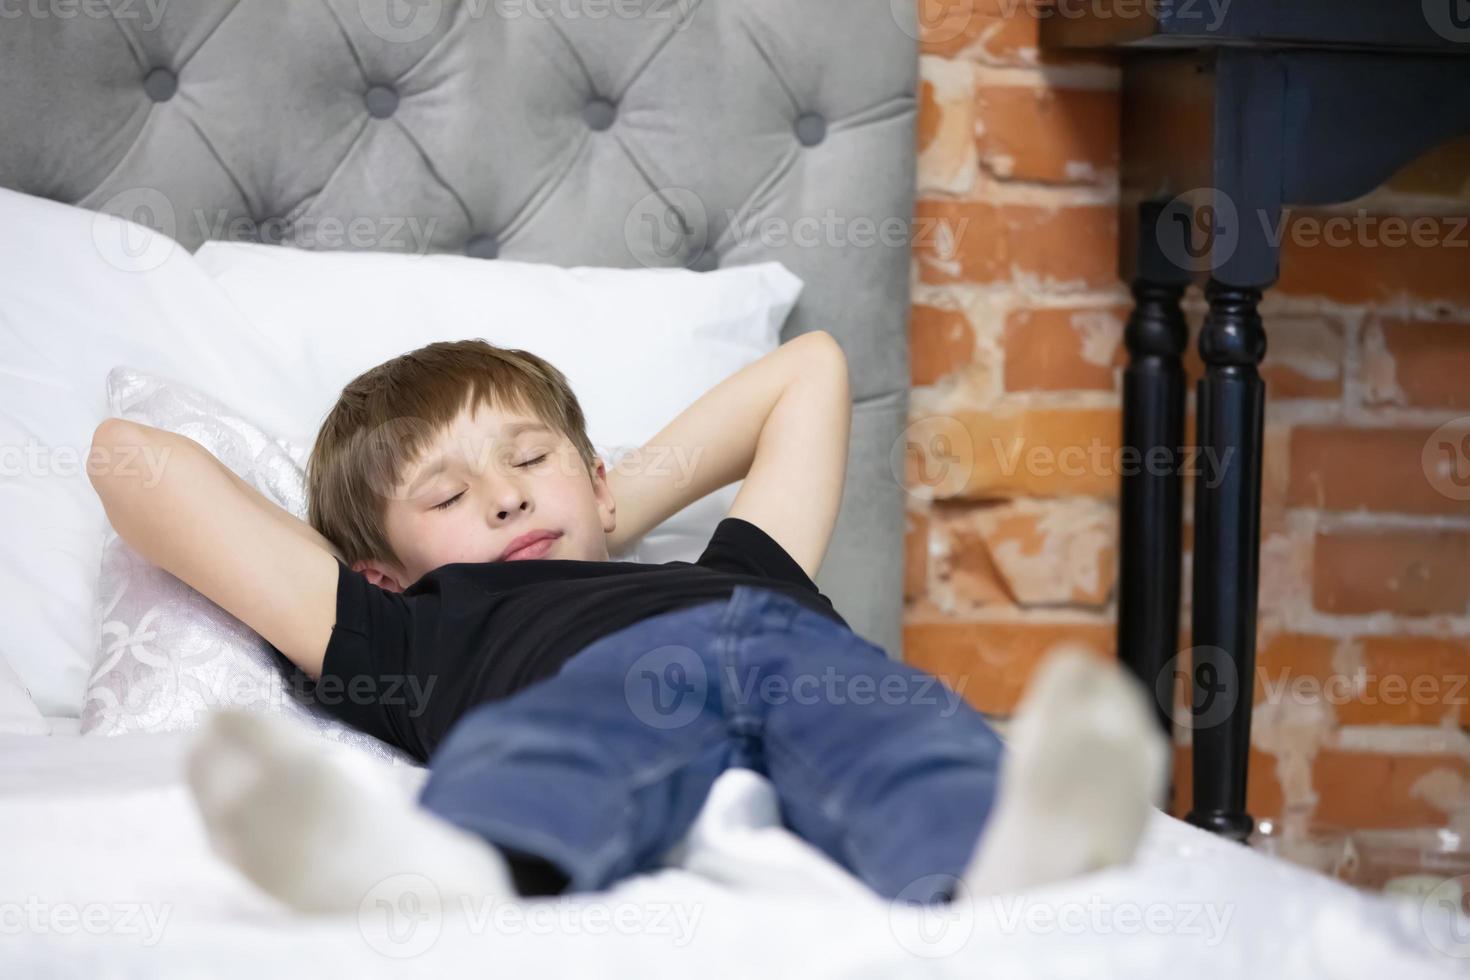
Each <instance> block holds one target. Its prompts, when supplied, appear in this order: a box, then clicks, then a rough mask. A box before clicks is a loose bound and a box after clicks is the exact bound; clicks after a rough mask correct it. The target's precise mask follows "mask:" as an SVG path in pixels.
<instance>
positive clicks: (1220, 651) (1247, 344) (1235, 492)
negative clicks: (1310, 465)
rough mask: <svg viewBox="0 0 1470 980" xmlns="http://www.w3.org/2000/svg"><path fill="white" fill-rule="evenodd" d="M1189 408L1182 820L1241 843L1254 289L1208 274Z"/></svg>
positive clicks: (1259, 345)
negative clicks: (1191, 482) (1188, 617)
mask: <svg viewBox="0 0 1470 980" xmlns="http://www.w3.org/2000/svg"><path fill="white" fill-rule="evenodd" d="M1205 296H1206V298H1207V299H1208V301H1209V312H1208V313H1207V314H1206V317H1205V323H1204V328H1203V329H1202V331H1201V332H1200V338H1199V349H1200V356H1201V358H1202V359H1203V360H1204V363H1205V375H1204V377H1203V378H1202V379H1201V380H1200V383H1199V388H1198V392H1197V396H1196V406H1195V411H1196V414H1197V417H1198V418H1197V421H1198V436H1199V437H1198V440H1197V442H1198V445H1199V449H1200V455H1199V459H1198V466H1197V467H1196V469H1195V486H1194V602H1193V612H1192V617H1193V637H1192V640H1193V644H1194V646H1193V648H1192V659H1193V673H1194V703H1193V728H1194V758H1193V765H1194V809H1193V810H1191V811H1190V813H1189V815H1188V817H1187V818H1186V819H1187V820H1188V821H1189V822H1190V823H1192V824H1194V825H1196V826H1199V827H1203V828H1205V829H1207V830H1211V831H1214V832H1215V833H1218V834H1221V835H1222V836H1225V837H1229V838H1232V839H1234V840H1238V841H1244V840H1245V839H1246V838H1247V837H1249V836H1250V833H1251V831H1252V830H1253V829H1254V828H1255V821H1254V820H1253V819H1252V818H1251V816H1250V814H1248V813H1247V812H1246V808H1245V804H1246V768H1247V763H1248V761H1249V752H1250V730H1251V701H1252V696H1253V693H1254V679H1255V666H1256V586H1257V581H1258V577H1259V568H1260V538H1261V447H1262V430H1263V425H1264V416H1265V400H1266V386H1265V383H1264V382H1263V381H1262V380H1261V376H1260V374H1259V372H1258V371H1257V369H1256V368H1257V365H1258V364H1260V362H1261V359H1262V358H1263V357H1264V356H1265V354H1266V333H1265V330H1264V329H1263V328H1262V325H1261V317H1260V314H1259V313H1258V312H1257V304H1258V303H1259V302H1260V299H1261V291H1260V290H1259V289H1256V288H1253V287H1240V286H1228V285H1225V284H1223V283H1221V282H1218V281H1216V280H1213V279H1212V280H1211V281H1210V283H1209V285H1208V286H1207V287H1206V289H1205Z"/></svg>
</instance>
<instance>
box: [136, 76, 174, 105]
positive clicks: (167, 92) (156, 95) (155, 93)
mask: <svg viewBox="0 0 1470 980" xmlns="http://www.w3.org/2000/svg"><path fill="white" fill-rule="evenodd" d="M178 90H179V76H177V75H175V74H174V73H173V72H171V71H169V70H168V69H167V68H155V69H153V70H152V71H150V72H149V73H148V76H147V77H146V78H144V79H143V91H144V92H145V93H146V94H147V95H148V98H150V99H152V100H153V101H154V102H167V101H168V100H169V99H171V98H173V97H174V93H175V92H177V91H178Z"/></svg>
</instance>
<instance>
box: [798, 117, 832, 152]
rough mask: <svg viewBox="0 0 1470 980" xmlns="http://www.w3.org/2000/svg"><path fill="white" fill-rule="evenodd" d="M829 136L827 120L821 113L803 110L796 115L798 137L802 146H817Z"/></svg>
mask: <svg viewBox="0 0 1470 980" xmlns="http://www.w3.org/2000/svg"><path fill="white" fill-rule="evenodd" d="M826 137H827V120H825V119H823V118H822V116H821V114H820V113H816V112H803V113H802V114H801V115H799V116H797V117H796V138H797V139H798V140H799V141H800V142H801V145H802V146H816V145H817V144H818V143H820V142H822V140H824V139H826Z"/></svg>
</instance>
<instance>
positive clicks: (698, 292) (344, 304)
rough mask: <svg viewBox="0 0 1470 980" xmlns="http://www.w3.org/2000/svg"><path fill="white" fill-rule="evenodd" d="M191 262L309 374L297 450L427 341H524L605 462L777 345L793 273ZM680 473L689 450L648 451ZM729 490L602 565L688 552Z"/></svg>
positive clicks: (478, 263) (415, 260) (296, 255)
mask: <svg viewBox="0 0 1470 980" xmlns="http://www.w3.org/2000/svg"><path fill="white" fill-rule="evenodd" d="M195 258H196V259H197V260H198V262H199V264H200V266H201V267H202V268H203V269H204V270H205V271H206V272H207V273H209V274H210V275H211V276H212V277H213V278H214V280H215V282H217V283H219V285H220V286H221V287H223V288H224V290H225V291H226V292H227V293H229V295H230V296H231V297H232V298H233V299H234V300H235V303H236V305H237V306H238V307H239V308H240V309H241V310H242V311H244V313H245V314H246V315H247V316H249V317H250V319H251V321H252V323H253V324H254V325H255V326H256V327H257V328H258V329H259V330H260V331H261V333H262V334H264V335H265V336H266V337H267V338H268V339H269V341H270V342H271V343H272V344H273V345H275V346H277V348H278V349H280V350H282V351H289V352H290V353H289V354H288V355H287V358H288V359H289V360H290V361H292V362H293V363H297V364H300V365H304V366H305V367H306V370H307V372H308V373H307V376H308V377H309V378H310V379H311V380H310V382H309V383H308V384H306V385H305V387H304V388H303V390H302V392H301V394H302V395H304V396H305V399H306V400H307V401H308V402H309V409H308V410H307V411H306V414H305V418H306V419H308V420H309V422H310V428H309V430H308V431H306V432H301V431H297V432H294V433H288V434H287V435H286V438H288V439H291V440H292V441H298V442H302V443H305V444H308V445H309V444H310V443H311V442H312V440H313V438H314V437H315V434H316V428H317V426H318V425H319V424H320V422H321V420H322V419H323V418H324V417H325V416H326V414H327V412H328V411H330V409H331V407H332V405H333V403H334V402H335V401H336V398H337V395H338V394H339V393H340V392H341V390H342V387H343V386H344V385H346V384H347V382H349V381H351V380H352V379H353V378H354V377H356V376H357V375H358V374H360V373H361V372H363V371H365V370H367V369H368V368H370V367H372V366H374V365H376V364H380V363H382V362H383V361H386V360H388V359H389V358H391V357H394V356H396V355H398V354H402V353H403V352H405V351H408V350H411V349H413V348H416V347H422V346H423V345H425V344H428V343H432V342H433V341H436V340H459V339H463V338H469V337H479V338H483V339H485V340H487V341H489V342H490V343H492V344H495V345H497V346H500V347H517V348H522V349H525V350H530V351H532V352H533V353H536V354H539V355H540V356H542V357H544V358H546V359H547V360H549V361H550V362H551V363H553V364H555V365H556V366H557V367H558V368H560V369H561V370H562V372H563V373H565V374H566V376H567V379H568V380H569V381H570V382H571V385H572V389H573V391H575V392H576V394H577V399H578V401H579V402H581V405H582V409H583V411H584V413H585V415H586V417H587V435H588V438H589V439H591V441H592V444H593V447H594V448H595V449H596V450H597V451H598V452H599V453H600V454H601V455H602V456H603V459H604V461H605V462H606V463H607V465H608V468H609V471H611V469H612V468H613V466H614V464H615V463H616V462H617V461H618V458H619V457H620V455H621V454H622V453H624V452H626V451H628V450H630V449H633V448H636V447H638V446H641V445H642V444H643V443H645V442H647V441H648V440H649V439H650V438H651V437H653V436H654V435H656V434H657V433H658V431H659V430H660V429H662V428H663V427H664V426H665V425H667V424H668V423H669V422H670V421H671V420H672V419H673V418H674V417H675V416H677V415H678V414H679V413H680V412H681V411H683V410H684V409H685V408H687V407H688V406H689V405H690V404H692V403H693V402H694V401H695V400H696V399H697V398H699V396H700V395H702V394H704V393H705V392H706V391H708V390H709V389H710V388H712V387H714V386H715V385H716V384H718V383H719V382H720V381H722V380H724V379H725V378H727V377H729V376H730V375H731V374H734V373H735V372H736V371H738V370H739V369H740V368H742V367H744V366H745V365H747V364H749V363H751V362H752V361H755V360H758V359H759V358H760V357H761V356H763V355H764V354H766V353H769V352H770V351H772V350H774V349H775V348H776V347H778V346H779V345H780V343H781V325H782V323H783V322H784V321H785V319H786V315H787V314H788V313H789V312H790V311H791V308H792V307H793V306H794V305H795V304H796V300H797V297H798V296H799V295H800V294H801V289H802V282H801V280H800V279H798V278H797V277H796V276H794V275H793V274H792V273H790V272H789V271H787V269H786V268H785V266H783V265H781V264H780V263H779V262H764V263H758V264H755V265H744V266H732V267H730V268H726V269H719V270H716V271H713V272H703V273H700V272H692V271H690V270H688V269H603V268H590V267H577V268H570V269H567V268H561V267H558V266H552V265H541V264H534V263H526V262H510V261H506V260H502V259H495V260H489V261H487V260H485V259H475V258H467V257H464V256H458V255H432V256H420V255H402V254H394V253H374V252H309V251H305V250H301V249H293V248H287V247H283V246H275V245H258V244H247V243H239V242H207V243H205V244H204V245H203V246H201V247H200V249H199V251H198V252H197V253H196V255H195ZM646 462H648V463H649V464H650V465H668V466H670V467H674V468H677V469H676V470H675V471H676V472H687V471H688V469H689V467H690V466H691V465H692V462H693V461H692V460H687V459H686V460H679V459H673V458H669V459H666V460H663V461H658V460H648V461H646ZM739 489H740V484H739V483H735V484H732V485H730V486H728V487H725V488H722V489H721V490H718V491H716V492H714V493H712V494H710V495H709V496H707V497H705V498H704V499H703V500H701V501H698V502H696V503H695V504H693V505H691V506H690V507H687V508H685V509H684V510H683V511H682V512H681V513H679V514H676V515H674V516H673V517H671V518H670V519H669V520H667V521H665V522H664V523H663V524H661V525H659V526H658V527H657V528H655V529H653V530H652V531H650V532H649V533H648V534H647V535H645V536H644V538H643V539H642V540H641V541H639V542H636V543H634V545H633V547H631V548H630V549H629V550H627V551H625V552H623V553H621V554H618V555H614V556H613V557H614V558H615V559H630V560H637V561H651V562H662V561H675V560H683V561H694V560H696V559H697V558H698V557H699V555H700V553H701V552H702V551H703V550H704V547H705V545H706V544H708V542H709V538H710V535H711V534H713V533H714V528H715V525H716V524H718V523H719V521H720V519H721V518H722V517H724V516H725V513H726V512H727V511H728V510H729V509H730V504H731V503H733V502H734V500H735V494H736V493H737V492H738V491H739Z"/></svg>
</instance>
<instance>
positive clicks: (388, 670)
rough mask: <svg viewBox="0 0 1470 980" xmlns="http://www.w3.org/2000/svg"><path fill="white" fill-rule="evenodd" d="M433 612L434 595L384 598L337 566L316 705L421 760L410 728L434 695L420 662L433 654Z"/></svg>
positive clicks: (430, 673) (429, 671) (427, 662)
mask: <svg viewBox="0 0 1470 980" xmlns="http://www.w3.org/2000/svg"><path fill="white" fill-rule="evenodd" d="M440 607H441V602H440V595H439V594H438V593H437V592H418V593H415V594H405V593H398V592H389V591H387V590H385V589H380V588H378V587H377V586H376V585H373V584H372V583H371V582H369V581H368V580H367V577H366V576H364V575H363V574H362V573H361V572H357V571H353V570H352V569H351V568H348V567H347V566H346V565H345V564H343V562H342V561H341V560H340V559H338V561H337V619H336V623H335V625H333V627H332V633H331V637H330V638H329V639H328V641H327V650H326V653H325V655H324V656H323V660H322V673H321V677H320V678H319V679H318V680H317V682H316V684H315V686H314V697H315V700H316V702H317V703H318V704H319V705H321V707H322V708H323V709H325V710H326V711H328V712H329V713H331V714H332V715H334V716H336V717H338V718H340V719H342V720H343V721H345V722H346V723H347V724H349V725H351V726H353V727H354V728H356V729H358V730H360V731H364V732H367V733H368V734H369V735H372V736H374V737H376V738H380V739H382V740H383V741H385V742H388V743H390V744H392V745H396V746H399V747H401V748H403V749H404V750H406V751H408V752H409V753H410V754H412V755H415V756H417V757H418V758H419V759H420V760H422V759H423V758H424V757H425V752H424V747H423V740H422V737H421V735H420V733H419V731H418V729H417V726H416V725H415V724H413V721H414V719H415V718H419V717H422V716H424V715H425V714H426V712H427V708H428V705H427V703H425V702H426V699H427V697H428V694H429V692H431V691H432V690H433V684H432V683H431V682H430V678H432V677H434V675H435V674H436V673H437V667H436V665H435V663H434V662H433V661H432V658H431V657H429V656H425V655H424V654H426V653H430V652H432V651H433V650H435V649H436V648H437V646H438V644H437V643H436V642H435V641H436V638H437V632H438V624H439V619H440V615H439V614H440Z"/></svg>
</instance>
